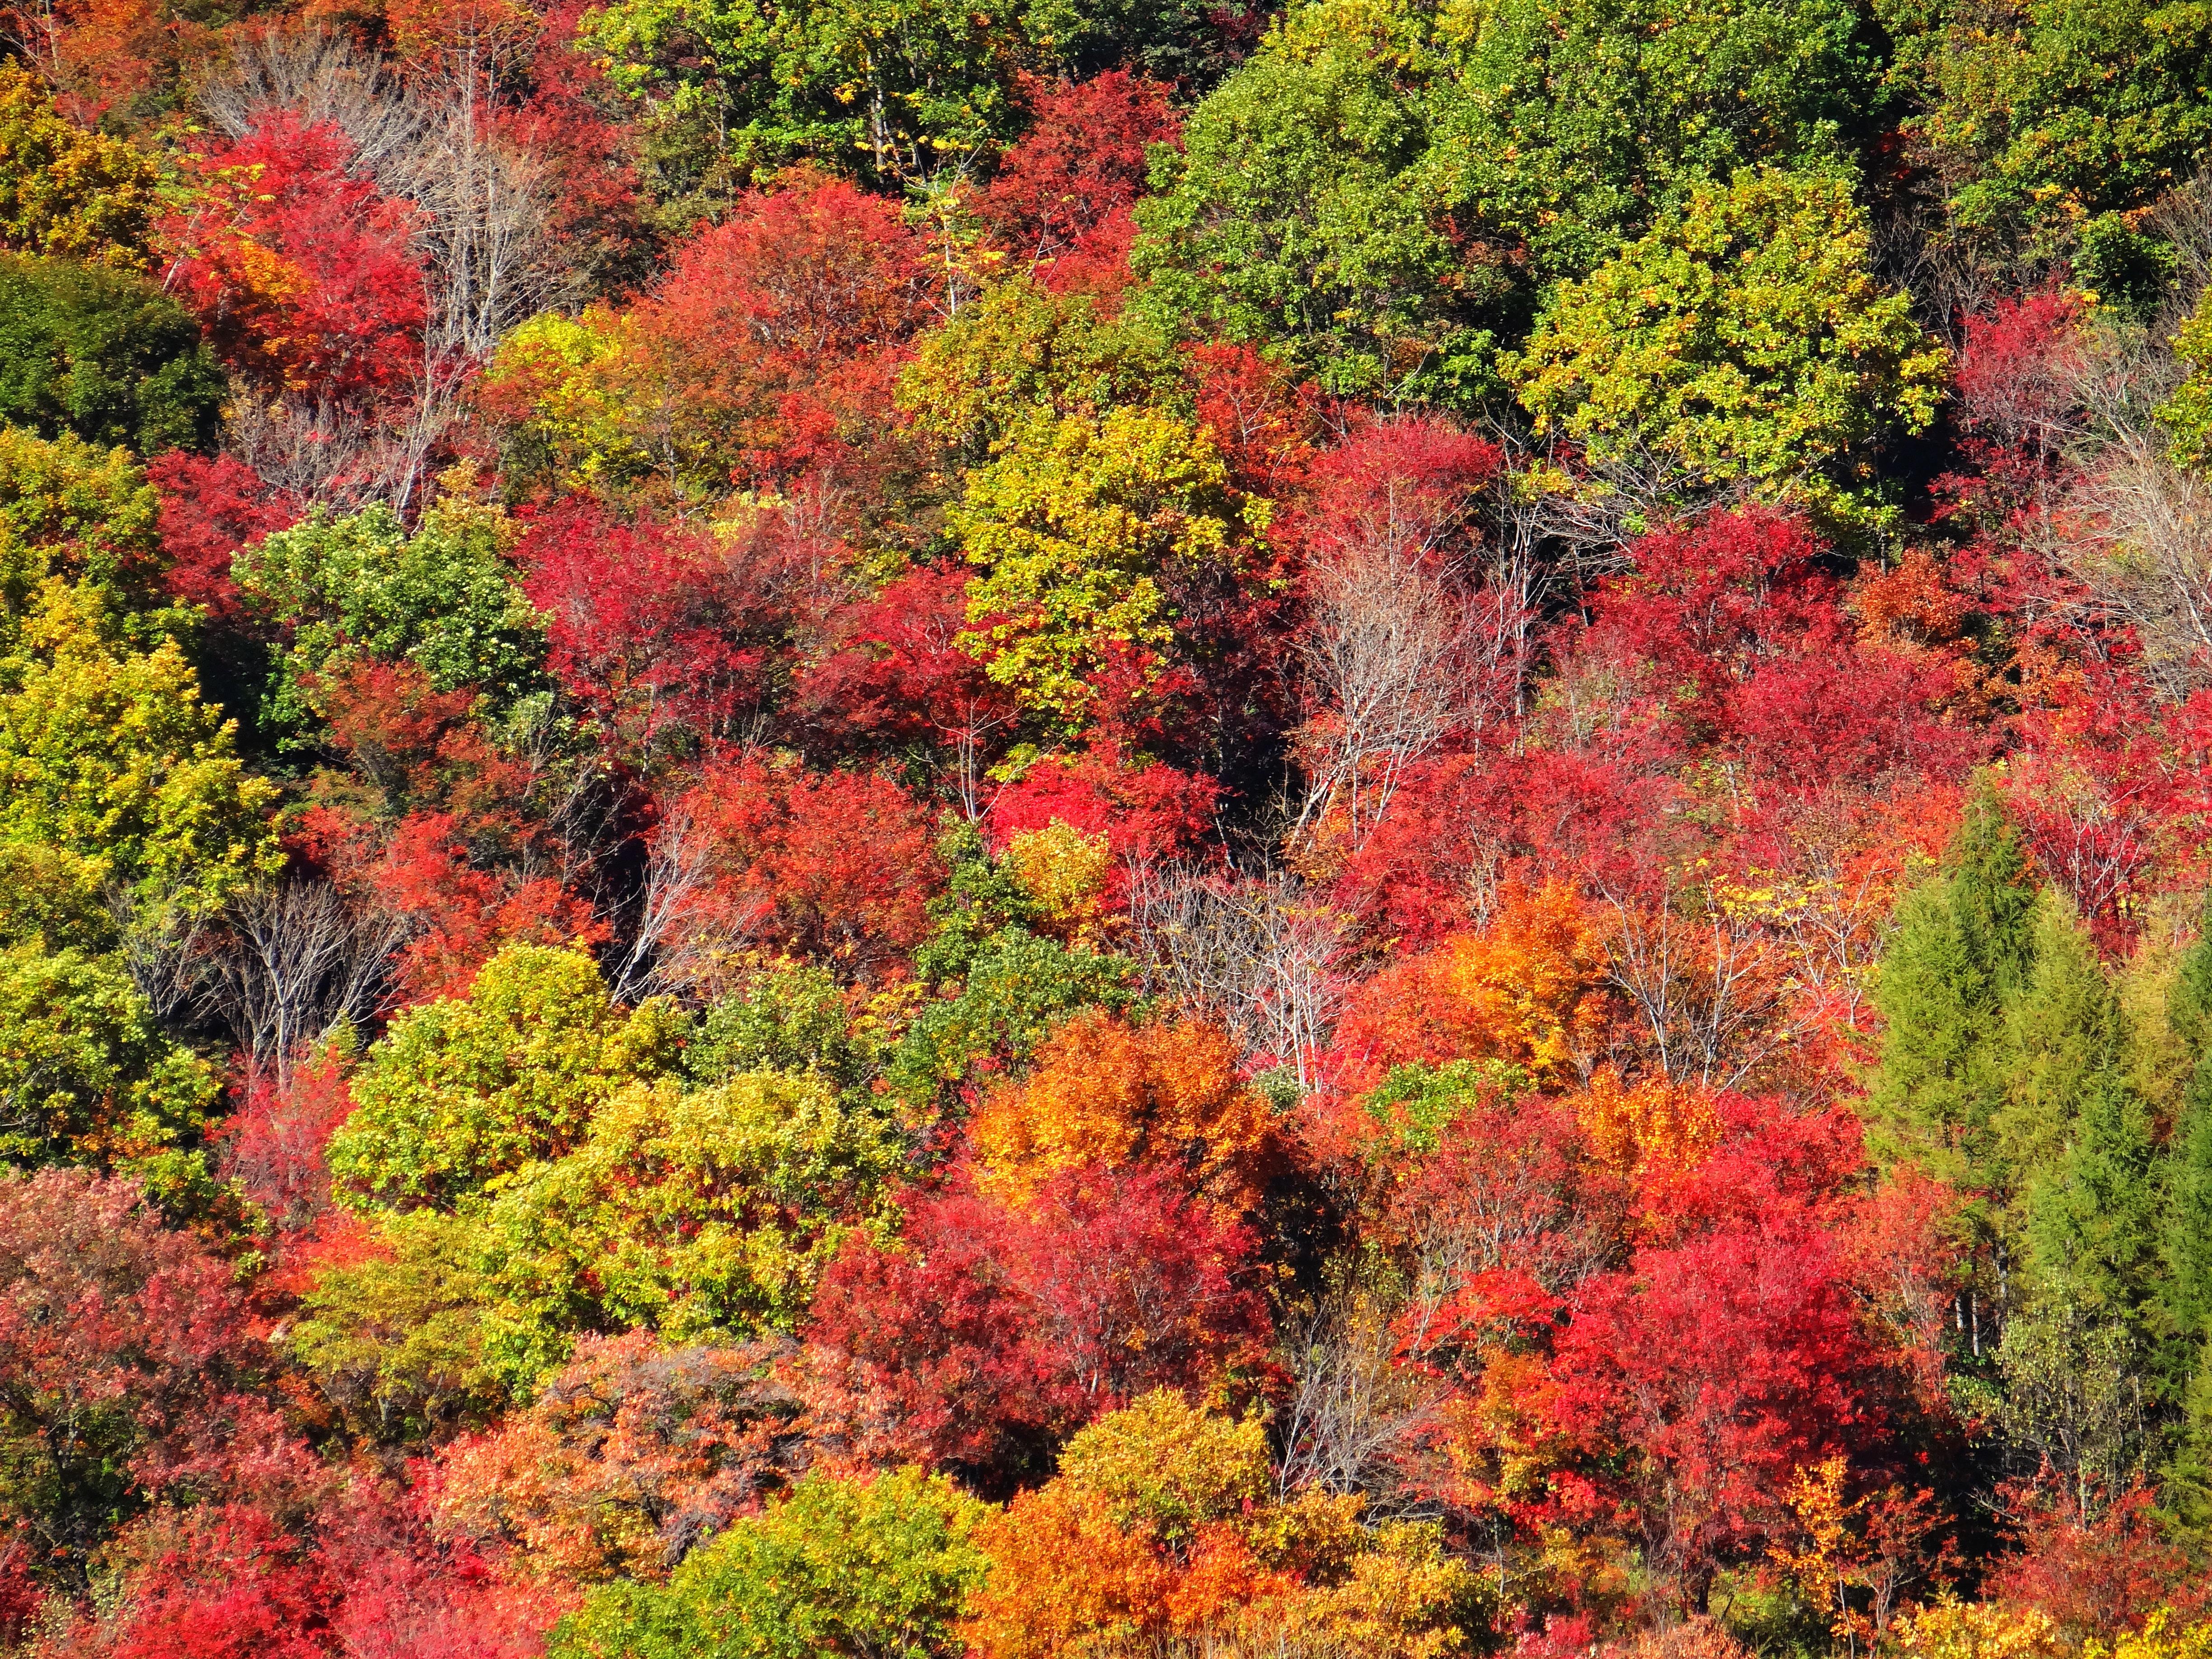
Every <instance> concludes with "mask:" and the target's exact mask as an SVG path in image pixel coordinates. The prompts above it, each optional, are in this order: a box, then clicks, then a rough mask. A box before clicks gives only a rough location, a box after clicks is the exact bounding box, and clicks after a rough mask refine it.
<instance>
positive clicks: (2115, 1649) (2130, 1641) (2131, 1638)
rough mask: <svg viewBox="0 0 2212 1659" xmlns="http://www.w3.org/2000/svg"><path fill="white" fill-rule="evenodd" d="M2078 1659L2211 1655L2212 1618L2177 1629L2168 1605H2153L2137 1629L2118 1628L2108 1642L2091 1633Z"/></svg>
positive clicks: (2204, 1657)
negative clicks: (2115, 1634)
mask: <svg viewBox="0 0 2212 1659" xmlns="http://www.w3.org/2000/svg"><path fill="white" fill-rule="evenodd" d="M2081 1659H2212V1620H2202V1621H2200V1622H2198V1623H2197V1624H2193V1625H2183V1626H2180V1627H2179V1628H2178V1629H2177V1628H2176V1627H2175V1625H2174V1620H2173V1613H2172V1609H2171V1608H2167V1607H2159V1608H2155V1609H2154V1610H2153V1612H2152V1613H2150V1615H2149V1617H2148V1618H2146V1619H2145V1620H2143V1622H2142V1629H2141V1630H2139V1631H2124V1632H2121V1633H2120V1634H2119V1635H2118V1636H2116V1637H2114V1638H2112V1644H2111V1645H2110V1646H2106V1644H2104V1643H2103V1642H2100V1641H2099V1640H2098V1639H2097V1638H2095V1637H2091V1638H2089V1639H2088V1640H2087V1641H2086V1642H2084V1643H2083V1644H2081Z"/></svg>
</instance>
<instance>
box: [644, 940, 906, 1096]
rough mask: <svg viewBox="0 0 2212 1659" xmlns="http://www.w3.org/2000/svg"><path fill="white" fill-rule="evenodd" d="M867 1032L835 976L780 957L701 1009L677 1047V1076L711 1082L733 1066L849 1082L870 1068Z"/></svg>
mask: <svg viewBox="0 0 2212 1659" xmlns="http://www.w3.org/2000/svg"><path fill="white" fill-rule="evenodd" d="M866 1036H867V1034H866V1031H865V1030H856V1029H855V1028H854V1024H853V1020H852V1016H851V1013H850V1012H849V1011H848V1009H847V1007H846V1006H845V994H844V992H843V991H842V989H840V988H839V987H838V984H837V980H836V975H833V974H832V973H830V971H829V969H826V968H823V967H822V966H820V965H819V964H817V963H810V962H793V961H791V960H789V959H784V960H781V961H778V962H775V963H771V964H770V965H769V967H767V968H766V969H763V971H762V972H760V973H758V974H756V975H754V976H753V977H752V978H751V979H750V981H747V982H746V984H745V985H744V987H742V988H741V989H739V990H737V991H735V992H732V994H730V995H728V996H726V997H725V998H724V999H723V1000H721V1001H720V1002H718V1003H716V1004H714V1006H713V1007H711V1008H709V1009H708V1010H707V1012H706V1013H705V1014H704V1016H703V1017H702V1018H701V1019H700V1022H699V1029H698V1030H697V1032H696V1035H694V1036H693V1037H692V1039H691V1042H690V1044H689V1045H688V1046H687V1047H686V1048H685V1049H684V1075H685V1076H687V1077H689V1078H690V1079H691V1080H692V1081H693V1082H694V1083H697V1084H714V1083H719V1082H720V1081H721V1080H722V1079H724V1078H726V1077H728V1076H729V1075H730V1074H731V1073H733V1072H760V1071H776V1072H812V1073H817V1075H819V1076H822V1077H824V1078H827V1079H829V1080H830V1081H831V1082H832V1083H833V1084H835V1085H837V1086H839V1087H841V1088H849V1087H853V1086H854V1085H859V1084H861V1083H864V1082H866V1080H867V1079H868V1078H869V1077H870V1076H872V1074H873V1073H874V1068H875V1065H876V1061H877V1060H878V1055H877V1054H875V1053H874V1051H873V1049H872V1048H871V1046H870V1045H869V1043H868V1042H867V1041H866Z"/></svg>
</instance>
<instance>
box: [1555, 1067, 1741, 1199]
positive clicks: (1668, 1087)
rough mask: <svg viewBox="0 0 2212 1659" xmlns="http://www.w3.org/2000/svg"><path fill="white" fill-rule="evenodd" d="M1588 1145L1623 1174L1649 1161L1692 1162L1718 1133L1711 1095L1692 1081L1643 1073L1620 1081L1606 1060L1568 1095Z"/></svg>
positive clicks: (1719, 1131)
mask: <svg viewBox="0 0 2212 1659" xmlns="http://www.w3.org/2000/svg"><path fill="white" fill-rule="evenodd" d="M1573 1103H1574V1108H1575V1115H1576V1117H1577V1119H1578V1120H1580V1121H1581V1123H1582V1126H1583V1133H1584V1134H1586V1135H1588V1136H1589V1142H1590V1147H1591V1149H1592V1150H1593V1151H1594V1152H1596V1154H1597V1156H1598V1157H1599V1158H1601V1160H1603V1161H1604V1162H1605V1163H1606V1164H1608V1165H1610V1166H1611V1167H1612V1168H1613V1170H1616V1171H1618V1172H1619V1173H1620V1174H1622V1175H1626V1174H1628V1173H1630V1172H1631V1171H1632V1170H1636V1169H1638V1168H1640V1167H1642V1166H1644V1165H1647V1164H1662V1163H1663V1164H1692V1163H1695V1162H1696V1161H1697V1160H1698V1159H1699V1158H1702V1157H1704V1155H1705V1153H1706V1152H1709V1151H1711V1148H1712V1146H1713V1144H1714V1143H1715V1142H1716V1141H1717V1140H1718V1139H1720V1133H1721V1121H1720V1117H1719V1115H1717V1113H1716V1112H1715V1111H1714V1109H1713V1103H1712V1099H1711V1097H1710V1096H1709V1095H1707V1094H1706V1092H1705V1091H1704V1090H1702V1089H1700V1088H1699V1087H1697V1086H1696V1085H1694V1084H1684V1083H1672V1082H1669V1081H1668V1079H1665V1078H1648V1079H1645V1080H1644V1081H1643V1082H1641V1083H1639V1084H1638V1085H1636V1086H1635V1087H1634V1088H1632V1089H1631V1088H1627V1087H1625V1086H1624V1085H1622V1083H1621V1080H1620V1073H1619V1072H1617V1071H1615V1070H1614V1069H1613V1067H1612V1066H1607V1067H1605V1068H1604V1069H1603V1070H1602V1071H1601V1072H1599V1073H1597V1075H1596V1076H1595V1077H1593V1078H1592V1079H1590V1081H1589V1087H1588V1088H1586V1089H1584V1090H1583V1091H1581V1092H1580V1093H1579V1094H1577V1095H1576V1096H1575V1097H1574V1099H1573Z"/></svg>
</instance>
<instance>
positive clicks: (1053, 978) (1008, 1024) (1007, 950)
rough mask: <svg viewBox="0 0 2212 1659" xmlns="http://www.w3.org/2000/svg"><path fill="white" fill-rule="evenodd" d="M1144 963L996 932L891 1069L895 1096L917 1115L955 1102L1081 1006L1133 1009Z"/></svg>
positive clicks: (1016, 931) (1013, 930)
mask: <svg viewBox="0 0 2212 1659" xmlns="http://www.w3.org/2000/svg"><path fill="white" fill-rule="evenodd" d="M1135 973H1136V964H1135V963H1132V962H1129V961H1127V959H1125V958H1123V957H1112V956H1100V955H1096V954H1094V953H1093V952H1091V951H1084V950H1071V949H1069V948H1068V947H1067V946H1066V945H1061V944H1060V943H1058V942H1057V941H1055V940H1053V939H1038V938H1036V937H1034V936H1033V935H1031V934H1030V933H1028V932H1026V931H1025V930H1024V929H1022V928H1020V927H1009V928H1007V929H1006V930H1005V931H1004V932H1002V933H998V934H996V935H994V937H993V938H992V939H991V940H990V941H989V944H988V945H987V947H985V948H983V949H980V950H978V951H976V952H975V955H974V957H972V958H971V959H970V960H969V962H968V963H967V966H966V969H965V975H964V978H963V982H962V985H961V987H960V994H959V995H958V996H957V997H955V998H953V999H951V1000H949V1001H938V1002H933V1003H931V1004H929V1005H928V1006H927V1007H925V1008H924V1009H923V1010H922V1011H921V1013H920V1014H918V1015H916V1016H915V1021H914V1024H912V1025H911V1026H909V1027H908V1030H907V1032H906V1035H905V1036H903V1037H902V1039H901V1040H900V1042H899V1045H898V1047H897V1048H896V1049H895V1050H894V1051H893V1052H892V1054H891V1056H890V1060H888V1061H887V1062H886V1063H885V1065H884V1080H885V1083H886V1085H887V1086H888V1087H889V1088H890V1091H891V1092H892V1093H893V1094H894V1095H896V1097H898V1098H899V1099H900V1100H901V1101H902V1102H903V1103H905V1104H906V1106H907V1108H908V1109H909V1110H911V1111H914V1112H916V1113H919V1114H922V1115H927V1114H928V1113H929V1112H930V1111H931V1110H933V1109H936V1108H938V1107H939V1106H942V1105H945V1104H948V1103H950V1101H951V1098H952V1097H953V1095H954V1093H955V1091H957V1088H958V1087H959V1085H961V1084H963V1083H964V1082H966V1081H967V1080H968V1079H969V1077H970V1076H972V1075H973V1074H974V1073H975V1072H976V1070H977V1068H978V1067H979V1066H982V1065H984V1064H986V1063H990V1064H995V1065H999V1066H1004V1065H1008V1064H1011V1063H1013V1062H1015V1061H1018V1060H1022V1059H1024V1057H1026V1056H1027V1055H1028V1054H1029V1053H1030V1050H1031V1049H1033V1048H1036V1045H1037V1044H1038V1043H1039V1042H1042V1040H1043V1039H1044V1036H1045V1034H1046V1033H1047V1032H1048V1031H1049V1030H1051V1029H1052V1028H1053V1026H1054V1025H1055V1024H1058V1023H1059V1022H1060V1020H1061V1019H1063V1018H1066V1016H1068V1015H1069V1014H1072V1013H1073V1012H1075V1011H1076V1010H1077V1009H1079V1008H1126V1007H1127V1006H1129V1005H1130V1004H1131V1003H1132V1002H1133V1001H1134V1000H1135V994H1134V993H1133V991H1132V990H1131V989H1130V988H1129V981H1131V980H1132V979H1133V977H1134V976H1135Z"/></svg>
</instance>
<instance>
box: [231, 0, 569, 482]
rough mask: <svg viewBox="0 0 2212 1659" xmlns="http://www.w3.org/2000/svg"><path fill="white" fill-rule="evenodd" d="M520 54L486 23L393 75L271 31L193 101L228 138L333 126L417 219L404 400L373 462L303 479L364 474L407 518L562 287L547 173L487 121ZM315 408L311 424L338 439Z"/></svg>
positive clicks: (308, 38)
mask: <svg viewBox="0 0 2212 1659" xmlns="http://www.w3.org/2000/svg"><path fill="white" fill-rule="evenodd" d="M522 46H523V42H522V40H521V39H520V36H519V35H514V34H512V33H502V32H501V31H500V30H498V29H496V28H493V29H489V30H486V31H483V32H479V33H464V34H462V35H459V36H458V37H456V38H455V39H454V40H452V41H451V42H449V43H448V44H447V46H446V47H445V48H444V49H443V50H442V51H441V52H435V53H432V54H429V55H428V57H427V58H426V59H425V61H424V62H423V63H422V64H419V65H417V66H416V72H415V73H413V74H411V75H410V76H409V77H408V78H407V79H406V80H405V81H404V82H402V81H401V80H400V79H398V77H397V76H393V75H392V73H390V72H389V71H388V70H386V68H385V67H384V66H383V65H382V64H380V63H378V62H377V61H376V60H375V59H374V58H371V57H368V56H366V55H364V54H362V53H361V52H357V51H356V50H355V49H354V48H353V47H352V46H349V44H347V43H346V42H344V41H343V40H340V39H339V38H337V37H336V36H334V35H331V34H328V33H322V32H319V31H316V30H312V29H310V30H268V31H264V32H262V33H259V34H258V35H255V36H253V37H252V38H250V39H249V40H246V41H245V42H243V43H242V44H241V45H240V46H239V48H238V49H237V51H236V52H235V54H234V58H233V59H232V61H231V63H230V64H228V66H227V68H226V69H225V70H224V71H223V72H222V73H220V74H217V75H216V76H212V77H210V82H209V83H208V85H207V86H206V88H204V91H203V92H202V94H201V104H202V106H203V108H204V109H205V110H206V112H207V113H208V114H209V116H210V118H211V119H212V120H213V121H214V122H215V123H216V125H217V126H219V127H220V128H222V130H224V131H228V133H230V134H231V135H232V136H233V137H242V136H244V135H245V134H246V133H247V132H249V131H252V130H253V128H254V126H255V125H257V124H258V122H259V121H260V120H261V119H262V118H264V116H265V115H266V114H268V113H269V112H270V111H272V110H276V109H287V110H292V111H295V112H297V113H299V114H300V115H301V118H304V119H306V120H307V121H309V122H313V123H320V122H327V123H330V124H331V125H336V126H337V127H338V128H339V129H340V130H341V131H343V132H344V133H345V135H346V137H347V138H348V139H349V141H350V142H351V143H352V146H353V149H354V155H355V159H354V162H353V166H354V167H355V169H356V171H357V172H358V173H360V174H362V175H363V176H365V177H368V178H369V179H373V180H374V183H375V184H376V186H377V188H378V189H379V190H380V191H382V192H383V193H384V194H386V195H387V196H390V197H397V198H400V199H404V200H406V201H409V202H411V203H413V204H414V205H415V207H416V210H417V214H416V245H417V246H418V247H419V248H420V250H421V252H422V255H423V261H424V272H425V276H424V299H425V301H426V305H427V310H428V320H427V322H426V323H425V325H424V327H423V331H422V343H421V347H420V351H419V356H418V360H417V361H416V362H414V363H412V364H410V380H411V381H412V388H411V390H412V396H411V397H410V398H409V400H408V404H407V407H406V410H405V412H404V415H403V416H402V417H401V418H400V419H398V421H396V422H389V423H388V424H386V426H385V427H384V428H383V429H382V430H381V431H380V433H379V434H378V438H379V444H378V446H377V448H376V450H375V453H374V465H362V464H360V463H356V465H355V466H354V467H352V468H351V469H350V470H349V471H347V472H345V473H343V474H337V473H331V474H323V475H314V474H312V473H311V474H310V477H309V478H307V479H306V480H303V482H308V483H313V484H323V483H331V482H334V481H336V479H337V478H338V477H356V478H357V477H362V476H368V477H374V480H375V482H376V483H377V485H378V487H379V489H380V493H381V495H382V496H383V498H384V499H385V500H386V501H389V502H390V503H391V504H392V506H393V507H397V508H398V509H400V510H401V511H405V510H407V509H408V508H409V507H410V506H412V505H413V504H415V503H416V501H418V500H419V499H420V498H421V496H422V494H423V493H424V489H425V486H426V484H427V482H428V479H427V477H426V473H427V468H428V463H429V459H430V458H431V457H432V456H433V455H434V454H435V452H436V450H437V447H438V446H439V444H440V442H441V441H442V440H443V438H444V437H445V435H446V434H447V432H448V431H449V430H450V429H451V428H452V426H453V422H455V421H456V420H457V419H458V418H459V416H460V414H461V412H462V410H463V406H464V403H465V393H466V390H467V386H468V384H469V381H470V380H471V377H472V376H473V375H474V374H475V373H476V371H477V368H479V367H480V366H481V365H482V364H483V362H485V361H486V360H487V359H488V358H489V356H490V353H491V351H492V349H493V348H494V347H495V345H496V344H497V343H498V342H499V338H500V337H501V335H502V334H504V333H505V332H506V331H507V330H508V329H509V328H511V327H513V325H515V324H516V323H518V322H520V321H521V320H523V319H525V318H526V317H528V316H530V315H532V313H536V312H538V311H540V310H543V309H544V308H546V307H549V306H551V305H555V304H557V303H559V302H560V301H562V300H563V299H564V298H566V297H568V295H569V294H570V293H571V292H572V290H573V287H574V268H573V265H572V264H571V263H570V260H569V257H568V253H567V252H566V251H564V250H563V249H562V247H561V246H560V245H559V243H558V241H557V240H556V238H555V237H554V236H553V234H551V231H550V213H551V209H552V206H553V199H552V197H553V191H554V183H553V179H552V176H551V173H550V167H549V166H548V164H547V163H546V162H545V161H544V160H543V159H542V158H540V157H538V156H537V155H533V154H532V153H531V152H529V151H528V150H526V149H525V148H523V147H521V146H520V145H517V144H514V143H510V142H508V141H507V140H506V139H504V138H503V137H501V136H500V135H499V133H498V132H497V131H496V127H495V122H494V121H493V119H492V116H493V100H494V96H495V89H496V88H497V87H498V86H499V84H500V82H501V77H502V75H503V74H504V72H505V70H506V69H507V67H508V66H509V63H510V60H511V59H512V58H513V55H514V54H515V53H516V52H520V50H521V49H522ZM319 415H320V418H319V419H318V420H317V422H315V423H314V424H315V427H316V428H317V429H319V430H322V431H325V432H326V433H331V435H336V431H337V428H336V425H335V424H334V423H333V422H331V419H330V418H329V416H327V415H326V414H322V413H321V412H320V411H319ZM290 424H293V425H298V424H299V422H298V420H297V418H296V417H295V418H294V419H293V420H292V422H290ZM316 498H317V499H320V498H321V497H320V496H317V497H316Z"/></svg>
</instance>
